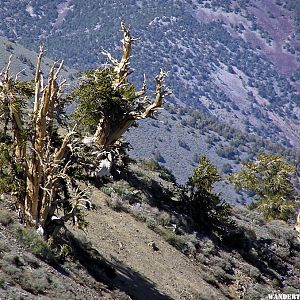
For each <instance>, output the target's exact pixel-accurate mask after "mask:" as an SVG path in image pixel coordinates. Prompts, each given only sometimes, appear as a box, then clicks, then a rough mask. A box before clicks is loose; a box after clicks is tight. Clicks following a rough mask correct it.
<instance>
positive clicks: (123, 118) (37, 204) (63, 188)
mask: <svg viewBox="0 0 300 300" xmlns="http://www.w3.org/2000/svg"><path fill="white" fill-rule="evenodd" d="M121 28H122V32H123V40H122V43H123V52H122V57H121V60H120V61H119V62H118V61H117V60H115V59H113V58H112V57H111V55H110V54H109V53H106V54H107V55H108V57H109V58H110V60H111V61H112V63H113V66H112V67H106V68H99V69H96V70H93V71H88V72H86V73H85V74H84V76H83V78H82V79H81V82H80V84H79V86H78V87H77V88H76V89H75V90H74V91H73V92H72V93H71V95H69V96H63V93H62V88H63V86H64V84H65V81H61V82H58V77H59V74H60V71H61V68H62V65H63V63H62V62H61V63H60V64H58V63H55V64H54V65H53V67H52V68H51V70H50V72H49V74H48V80H47V84H45V85H44V78H43V75H42V71H41V65H42V57H43V52H44V49H43V47H40V51H39V54H38V59H37V64H36V74H35V80H34V82H22V81H20V80H19V79H18V76H16V77H12V76H11V75H10V65H11V60H9V63H8V64H7V66H6V68H5V69H4V70H3V71H2V72H1V74H0V113H1V115H0V118H1V123H2V128H3V130H2V132H1V136H0V150H1V155H0V159H1V167H0V178H1V179H0V189H1V192H11V193H12V195H13V196H14V199H15V202H16V207H17V209H18V210H19V213H20V217H21V219H22V221H23V222H25V223H26V224H29V225H31V226H35V227H40V228H41V229H43V230H44V234H45V236H46V237H47V236H49V234H50V235H51V234H53V230H54V229H53V224H54V225H55V226H54V228H55V231H57V227H58V229H59V226H63V224H64V223H65V222H66V221H68V220H73V222H74V224H77V225H78V226H82V225H84V214H83V211H82V210H81V209H82V208H83V207H90V202H89V200H88V197H87V195H86V191H85V190H84V189H80V188H79V183H78V180H76V179H75V178H74V176H71V175H70V174H71V173H72V174H74V170H77V169H79V168H82V169H85V170H89V171H94V170H93V169H95V168H99V165H100V166H101V159H102V157H103V156H102V154H103V153H107V152H109V151H112V149H113V148H114V149H115V148H116V147H117V146H116V145H118V141H119V139H120V138H121V137H122V135H123V133H124V132H125V131H126V130H128V129H129V128H130V127H131V126H132V125H133V124H134V123H135V122H136V121H137V120H139V119H144V118H147V117H151V116H152V114H153V113H155V112H157V111H158V110H160V109H161V106H162V103H163V98H164V97H165V96H166V95H168V94H169V93H170V92H169V90H168V89H167V88H165V86H164V80H165V77H166V73H165V72H164V71H162V70H161V71H160V73H159V75H158V76H157V77H156V91H155V99H154V100H150V99H148V97H147V96H146V95H145V94H146V84H145V82H144V84H143V88H142V90H141V91H138V92H137V91H136V90H135V88H134V86H133V85H132V84H130V83H129V82H128V75H129V73H130V66H129V61H130V56H131V48H132V43H133V41H134V39H133V38H132V36H131V34H130V32H129V30H128V28H126V27H125V25H124V24H123V23H121ZM70 98H71V99H77V100H78V101H79V105H78V108H77V110H76V111H75V113H74V115H75V117H74V120H75V124H72V126H71V127H72V129H70V128H69V129H68V133H66V134H59V133H58V132H60V131H63V130H59V127H60V124H61V123H60V121H61V120H62V119H63V118H62V117H64V116H65V113H64V107H65V104H66V101H69V100H70ZM32 99H34V101H33V106H32V105H30V103H32ZM69 126H70V125H69ZM69 126H68V127H69ZM82 127H85V129H88V130H85V132H89V133H91V132H92V131H94V132H93V138H92V143H90V144H88V145H87V144H86V143H84V142H83V136H82V135H81V134H78V132H80V133H82V132H83V131H82ZM65 132H66V131H65ZM87 157H88V158H89V159H87ZM54 221H55V223H54ZM58 225H59V226H58Z"/></svg>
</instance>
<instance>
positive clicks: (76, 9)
mask: <svg viewBox="0 0 300 300" xmlns="http://www.w3.org/2000/svg"><path fill="white" fill-rule="evenodd" d="M298 6H299V5H298V4H297V1H292V0H286V1H284V0H267V1H256V0H236V1H233V0H231V1H216V0H209V1H208V0H207V1H204V0H203V1H202V0H201V1H200V0H198V1H196V0H189V1H187V0H163V1H162V0H155V1H147V0H145V1H138V0H126V1H117V0H114V1H98V2H95V1H91V0H85V1H83V0H78V1H73V0H67V1H63V0H55V1H51V2H49V1H42V0H35V1H3V3H2V5H1V8H0V16H1V21H0V22H1V26H0V28H1V31H0V33H1V35H4V36H6V37H8V38H9V39H12V40H17V41H20V42H21V43H22V44H25V45H26V46H28V47H31V48H35V49H36V47H37V45H38V44H39V43H40V42H41V41H44V42H45V44H46V46H47V48H48V54H49V55H50V56H51V57H53V58H64V59H65V60H66V62H67V63H68V64H69V65H72V66H73V67H75V68H80V69H83V68H87V67H95V66H97V65H99V64H102V63H105V58H104V56H103V55H102V54H101V51H102V50H103V49H105V50H109V51H110V52H111V53H112V54H113V55H118V54H117V53H118V51H119V50H120V49H119V39H120V36H119V35H118V34H116V32H118V30H119V22H120V19H124V20H125V21H126V22H127V23H128V24H131V25H132V28H133V33H134V34H135V36H137V37H138V38H139V40H138V41H137V42H136V45H135V50H134V63H133V67H134V68H135V69H136V72H135V75H134V76H135V79H136V80H139V79H141V78H142V76H143V73H146V74H147V75H148V74H149V78H150V77H153V76H154V75H155V74H156V73H157V72H158V70H159V68H160V67H163V68H165V69H167V70H169V71H170V75H169V81H168V84H169V85H170V86H171V87H172V88H173V90H174V95H173V98H172V101H173V102H177V103H182V104H187V105H190V106H194V107H197V108H200V109H202V110H203V111H205V112H206V113H208V114H211V115H213V116H216V117H218V118H219V119H221V120H225V121H226V122H227V123H230V124H232V125H234V126H235V127H236V128H238V129H242V130H244V131H247V132H250V133H256V134H258V135H260V136H262V137H264V138H266V137H268V138H270V139H273V140H275V139H276V140H277V141H278V140H279V141H280V143H281V144H285V145H288V146H291V145H292V146H294V147H297V148H299V147H300V144H299V138H300V137H299V132H300V125H299V124H300V123H299V112H300V109H299V106H300V98H299V95H298V92H299V69H298V54H299V40H298V13H299V7H298Z"/></svg>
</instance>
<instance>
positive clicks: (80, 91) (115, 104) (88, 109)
mask: <svg viewBox="0 0 300 300" xmlns="http://www.w3.org/2000/svg"><path fill="white" fill-rule="evenodd" d="M115 75H116V74H115V71H114V70H113V68H98V69H96V70H88V71H86V72H85V73H84V74H83V76H82V79H81V83H80V85H79V86H78V87H77V88H76V89H75V90H74V91H73V92H72V94H71V95H70V98H71V99H73V100H74V99H75V100H76V101H78V102H79V103H78V107H77V109H76V111H75V113H74V115H73V118H74V120H75V121H76V122H78V124H79V128H80V129H81V131H83V132H87V133H94V132H95V131H96V128H97V125H98V123H99V119H101V118H102V117H105V119H109V120H110V124H111V126H113V127H116V128H117V127H118V126H119V124H120V123H121V121H122V119H123V117H124V116H125V115H126V114H127V113H129V112H130V111H131V108H132V107H131V104H132V103H133V101H134V100H135V88H134V86H133V85H132V84H129V83H127V84H124V85H123V86H121V87H119V88H118V89H116V88H115V87H114V79H115Z"/></svg>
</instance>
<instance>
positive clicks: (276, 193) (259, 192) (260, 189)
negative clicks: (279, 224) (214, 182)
mask: <svg viewBox="0 0 300 300" xmlns="http://www.w3.org/2000/svg"><path fill="white" fill-rule="evenodd" d="M295 173H296V168H295V166H293V165H291V164H289V163H288V162H287V161H285V160H284V158H282V157H280V156H277V155H274V154H259V155H258V156H257V159H256V160H255V161H251V162H248V163H245V164H244V165H243V169H242V170H241V171H239V172H237V173H235V174H233V175H232V176H230V178H229V179H230V181H231V182H232V183H234V184H235V186H236V187H237V188H240V189H244V190H247V191H251V192H253V193H255V195H256V198H255V200H256V202H255V203H254V204H253V206H254V207H257V208H258V209H259V210H260V211H261V212H262V213H263V215H264V217H265V219H266V220H273V219H281V220H285V221H286V220H288V219H289V218H290V217H293V216H294V215H295V210H296V209H295V208H296V206H297V202H296V200H297V199H299V195H298V194H297V192H296V190H295V187H294V185H293V181H292V178H293V177H294V176H295Z"/></svg>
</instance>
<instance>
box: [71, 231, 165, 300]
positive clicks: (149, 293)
mask: <svg viewBox="0 0 300 300" xmlns="http://www.w3.org/2000/svg"><path fill="white" fill-rule="evenodd" d="M66 238H67V240H68V242H69V245H70V246H71V248H72V251H73V255H74V258H75V259H77V260H78V261H79V262H80V264H81V265H82V266H83V267H84V268H85V269H86V270H87V272H88V273H89V274H90V275H91V276H92V277H93V278H94V279H95V280H96V281H98V282H103V283H105V284H106V285H107V286H108V287H109V288H110V289H112V290H113V289H119V290H120V291H123V292H125V293H126V294H127V295H129V296H130V297H131V299H144V300H148V299H149V300H152V299H157V300H171V298H170V297H168V296H166V295H164V294H161V293H160V292H159V291H157V290H156V288H155V286H154V284H153V283H152V282H150V281H149V280H148V279H147V278H145V277H143V276H142V275H140V274H139V273H138V272H136V271H134V270H132V269H130V268H129V267H127V266H125V265H124V264H122V263H121V262H119V261H117V259H114V261H115V263H110V262H108V261H107V260H105V259H104V258H103V257H102V255H101V254H100V253H99V252H98V251H97V250H96V249H95V248H93V247H92V246H91V243H85V242H82V241H80V240H79V239H78V238H76V237H75V236H74V235H73V234H72V233H71V232H70V231H67V232H66Z"/></svg>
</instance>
